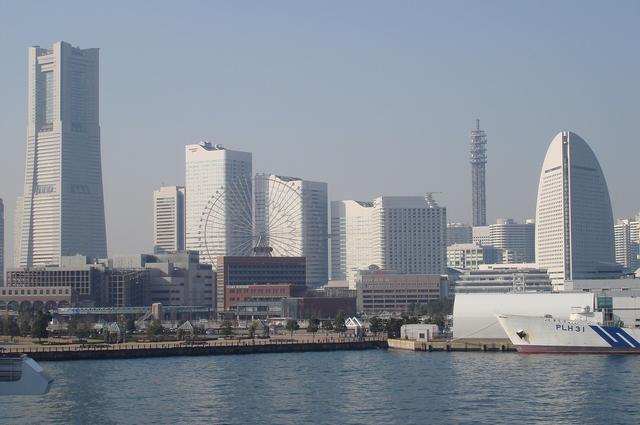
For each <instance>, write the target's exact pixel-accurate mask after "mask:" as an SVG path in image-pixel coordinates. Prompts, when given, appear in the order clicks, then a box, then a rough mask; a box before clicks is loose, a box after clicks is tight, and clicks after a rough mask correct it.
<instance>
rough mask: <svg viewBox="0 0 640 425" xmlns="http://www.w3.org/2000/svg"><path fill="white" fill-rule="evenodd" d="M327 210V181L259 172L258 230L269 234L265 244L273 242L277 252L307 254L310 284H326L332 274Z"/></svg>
mask: <svg viewBox="0 0 640 425" xmlns="http://www.w3.org/2000/svg"><path fill="white" fill-rule="evenodd" d="M327 210H328V199H327V184H326V183H322V182H313V181H308V180H303V179H301V178H298V177H286V176H277V175H275V174H257V175H256V179H255V223H256V234H257V235H260V234H264V235H266V238H267V239H268V240H267V241H264V242H261V244H262V245H268V246H270V247H271V248H272V249H273V252H272V255H273V256H290V255H293V256H298V255H299V256H303V257H306V261H307V285H309V286H321V285H324V284H325V283H327V280H328V278H329V264H328V263H329V260H328V256H329V250H328V230H329V229H328V222H327V221H328V217H327V216H328V211H327ZM265 228H266V231H264V230H262V229H265ZM271 239H273V240H271Z"/></svg>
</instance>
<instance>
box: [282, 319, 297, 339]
mask: <svg viewBox="0 0 640 425" xmlns="http://www.w3.org/2000/svg"><path fill="white" fill-rule="evenodd" d="M284 328H285V329H286V330H288V331H289V332H291V337H293V333H294V332H295V331H297V330H298V329H300V325H299V324H298V321H297V320H293V319H288V320H287V323H286V324H285V325H284Z"/></svg>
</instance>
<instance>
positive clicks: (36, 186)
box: [16, 42, 107, 267]
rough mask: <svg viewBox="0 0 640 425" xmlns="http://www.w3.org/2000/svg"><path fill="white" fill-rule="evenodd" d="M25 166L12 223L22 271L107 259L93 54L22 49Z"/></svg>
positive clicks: (61, 47)
mask: <svg viewBox="0 0 640 425" xmlns="http://www.w3.org/2000/svg"><path fill="white" fill-rule="evenodd" d="M28 106H29V111H28V125H27V162H26V167H25V182H24V192H23V196H22V198H21V201H22V202H19V203H18V210H17V211H16V215H17V217H21V218H22V219H21V220H20V221H18V222H17V223H16V225H17V227H18V228H17V229H16V231H17V232H19V233H18V234H19V235H20V237H19V239H18V241H17V242H18V245H19V246H17V247H16V248H17V253H18V257H19V258H18V264H19V266H21V267H31V266H36V265H45V264H53V265H55V264H59V262H60V257H61V256H66V255H76V254H80V255H84V256H88V257H92V258H105V257H106V256H107V240H106V236H105V222H104V200H103V193H102V167H101V159H100V124H99V115H98V49H79V48H77V47H72V46H71V45H70V44H68V43H65V42H58V43H55V44H54V45H53V46H52V47H51V48H47V49H44V48H40V47H31V48H30V49H29V101H28Z"/></svg>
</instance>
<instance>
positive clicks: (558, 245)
mask: <svg viewBox="0 0 640 425" xmlns="http://www.w3.org/2000/svg"><path fill="white" fill-rule="evenodd" d="M535 234H536V244H535V252H536V262H537V263H538V265H539V266H540V267H542V268H546V269H547V270H548V272H549V275H550V277H551V279H552V281H553V282H554V284H555V283H563V282H565V281H569V280H575V279H588V278H597V277H615V276H619V272H620V267H619V266H617V265H616V264H615V245H614V234H613V214H612V212H611V201H610V199H609V191H608V189H607V183H606V181H605V177H604V174H603V173H602V169H601V168H600V164H599V163H598V160H597V158H596V156H595V155H594V153H593V151H592V150H591V148H590V147H589V146H588V145H587V143H586V142H585V141H584V140H583V139H582V138H581V137H580V136H578V135H577V134H575V133H572V132H569V131H562V132H561V133H558V134H557V135H556V136H555V137H554V138H553V140H552V142H551V145H550V146H549V149H548V150H547V154H546V156H545V159H544V163H543V166H542V171H541V173H540V182H539V186H538V199H537V205H536V230H535Z"/></svg>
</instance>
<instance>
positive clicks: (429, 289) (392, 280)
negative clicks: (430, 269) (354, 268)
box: [356, 270, 447, 314]
mask: <svg viewBox="0 0 640 425" xmlns="http://www.w3.org/2000/svg"><path fill="white" fill-rule="evenodd" d="M356 292H357V297H356V298H357V308H358V312H361V313H365V314H381V313H390V314H400V313H403V312H406V311H407V310H408V309H409V307H410V306H412V305H417V304H422V305H425V304H428V303H429V302H431V301H438V300H442V299H444V298H446V297H447V277H446V276H442V275H433V274H402V273H397V272H394V271H387V270H361V271H360V272H359V273H358V276H357V278H356Z"/></svg>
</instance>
